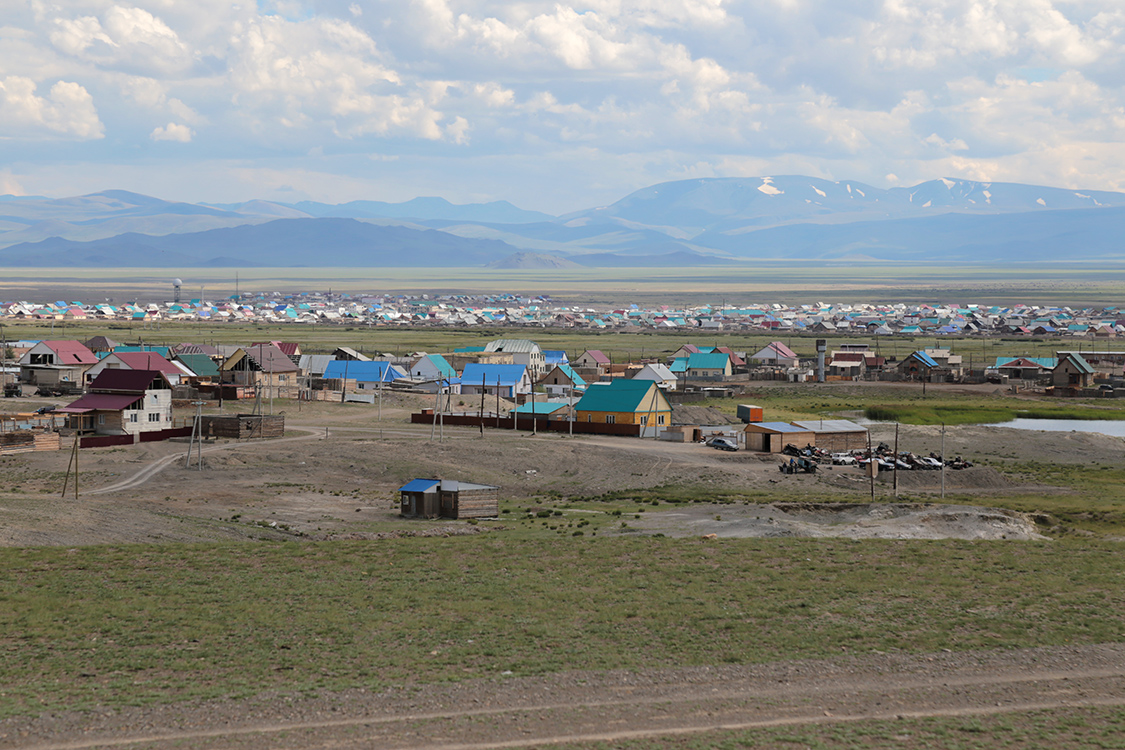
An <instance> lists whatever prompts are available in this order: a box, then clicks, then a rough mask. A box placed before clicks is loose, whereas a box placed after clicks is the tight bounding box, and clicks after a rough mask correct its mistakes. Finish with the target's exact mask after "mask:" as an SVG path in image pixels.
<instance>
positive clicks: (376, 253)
mask: <svg viewBox="0 0 1125 750" xmlns="http://www.w3.org/2000/svg"><path fill="white" fill-rule="evenodd" d="M514 252H516V249H515V248H514V247H512V246H511V245H506V244H504V243H503V242H497V241H495V240H472V239H465V238H462V237H456V236H454V235H451V234H446V233H444V232H438V231H435V230H431V229H424V230H418V229H409V228H406V227H384V226H378V225H375V224H369V223H366V222H361V221H355V220H354V219H278V220H276V221H271V222H268V223H266V224H258V225H245V226H239V227H233V228H229V229H212V230H209V231H206V232H196V233H192V234H174V235H166V236H162V237H152V236H147V235H140V234H132V233H130V234H123V235H120V236H117V237H112V238H109V239H102V240H96V241H93V242H74V241H72V240H63V239H49V240H44V241H42V242H35V243H22V244H18V245H13V246H11V247H9V248H6V249H4V250H0V265H5V266H37V265H39V266H41V265H54V266H73V267H82V266H94V267H106V266H110V267H112V266H139V267H179V266H182V267H197V266H202V267H207V266H231V265H242V266H278V267H315V266H358V267H373V266H387V267H412V266H436V267H442V266H449V267H465V266H481V265H484V264H485V263H488V262H491V261H494V260H498V259H500V258H504V257H507V256H509V255H511V254H513V253H514Z"/></svg>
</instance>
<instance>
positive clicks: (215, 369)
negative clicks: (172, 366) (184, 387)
mask: <svg viewBox="0 0 1125 750" xmlns="http://www.w3.org/2000/svg"><path fill="white" fill-rule="evenodd" d="M172 362H173V363H179V364H181V365H183V366H184V367H186V368H187V369H189V370H191V373H192V374H191V375H189V376H187V379H188V380H189V381H191V382H192V383H217V382H219V366H218V365H217V364H215V360H213V359H211V358H210V357H208V356H207V355H206V354H177V355H175V356H174V357H172Z"/></svg>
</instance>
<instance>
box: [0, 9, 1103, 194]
mask: <svg viewBox="0 0 1125 750" xmlns="http://www.w3.org/2000/svg"><path fill="white" fill-rule="evenodd" d="M0 6H2V8H3V13H2V14H0V193H13V194H40V195H49V196H52V197H63V196H67V195H78V194H83V193H89V192H95V191H98V190H103V189H108V188H119V189H127V190H134V191H137V192H142V193H147V194H150V195H156V196H158V197H162V198H167V199H173V200H187V201H217V202H224V201H239V200H249V199H252V198H264V199H269V200H282V201H296V200H304V199H312V200H320V201H325V202H332V203H336V202H343V201H348V200H356V199H371V200H386V201H403V200H408V199H410V198H413V197H416V196H420V195H440V196H443V197H445V198H447V199H449V200H451V201H454V202H456V203H467V202H474V201H484V200H496V199H504V200H509V201H511V202H513V203H515V204H516V205H519V206H521V207H525V208H532V209H538V210H543V211H547V212H550V213H563V212H566V211H571V210H576V209H579V208H587V207H590V206H597V205H604V204H607V203H610V202H612V201H614V200H616V199H618V198H620V197H622V196H624V195H625V194H627V193H629V192H631V191H632V190H634V189H637V188H640V187H644V186H647V185H651V184H653V183H657V182H662V181H665V180H675V179H683V178H693V177H738V176H757V175H772V174H808V175H812V176H816V177H823V178H828V179H852V180H859V181H863V182H867V183H870V184H872V185H875V186H877V187H893V186H895V185H909V184H914V183H917V182H921V181H924V180H929V179H933V178H936V177H955V178H966V179H975V180H984V181H1008V182H1029V183H1038V184H1047V185H1053V186H1059V187H1070V188H1086V189H1100V190H1123V189H1125V148H1123V147H1122V146H1123V144H1122V140H1123V139H1125V90H1123V86H1125V66H1123V64H1122V62H1123V55H1122V52H1123V44H1125V3H1122V2H1120V0H849V1H848V2H840V0H746V1H744V2H738V1H735V0H731V1H729V2H728V1H726V0H592V1H591V2H586V3H582V4H574V3H566V2H538V1H537V0H528V1H526V2H494V1H492V0H394V1H393V2H383V1H381V0H371V1H368V2H363V1H360V0H355V1H354V2H352V1H351V0H339V1H336V0H318V1H315V2H303V1H300V0H293V1H291V2H290V1H288V0H278V1H276V2H259V3H254V2H242V3H229V2H219V1H218V0H192V2H184V1H183V0H151V1H145V2H114V1H113V0H58V2H47V1H46V0H0Z"/></svg>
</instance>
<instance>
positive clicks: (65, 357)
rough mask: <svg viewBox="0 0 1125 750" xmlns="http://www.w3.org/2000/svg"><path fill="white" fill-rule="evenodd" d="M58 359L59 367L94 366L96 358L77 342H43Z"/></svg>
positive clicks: (96, 361)
mask: <svg viewBox="0 0 1125 750" xmlns="http://www.w3.org/2000/svg"><path fill="white" fill-rule="evenodd" d="M43 343H44V344H46V345H47V346H48V347H49V348H50V350H51V351H53V352H54V353H55V356H56V357H58V362H56V363H55V364H59V365H96V364H97V363H98V356H97V355H96V354H94V353H93V352H92V351H90V350H89V349H87V348H86V347H84V346H82V344H80V343H78V342H77V341H44V342H43Z"/></svg>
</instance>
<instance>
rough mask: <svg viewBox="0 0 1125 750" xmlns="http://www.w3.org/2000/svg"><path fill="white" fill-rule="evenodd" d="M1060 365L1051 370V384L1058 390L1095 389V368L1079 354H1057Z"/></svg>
mask: <svg viewBox="0 0 1125 750" xmlns="http://www.w3.org/2000/svg"><path fill="white" fill-rule="evenodd" d="M1057 354H1058V358H1059V363H1058V364H1057V365H1055V369H1053V370H1051V384H1052V385H1054V386H1055V387H1056V388H1060V387H1062V388H1093V387H1094V374H1095V372H1096V371H1095V370H1094V368H1093V366H1092V365H1091V364H1090V363H1089V362H1087V361H1086V360H1085V359H1084V358H1083V357H1082V355H1081V354H1079V353H1078V352H1057Z"/></svg>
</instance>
